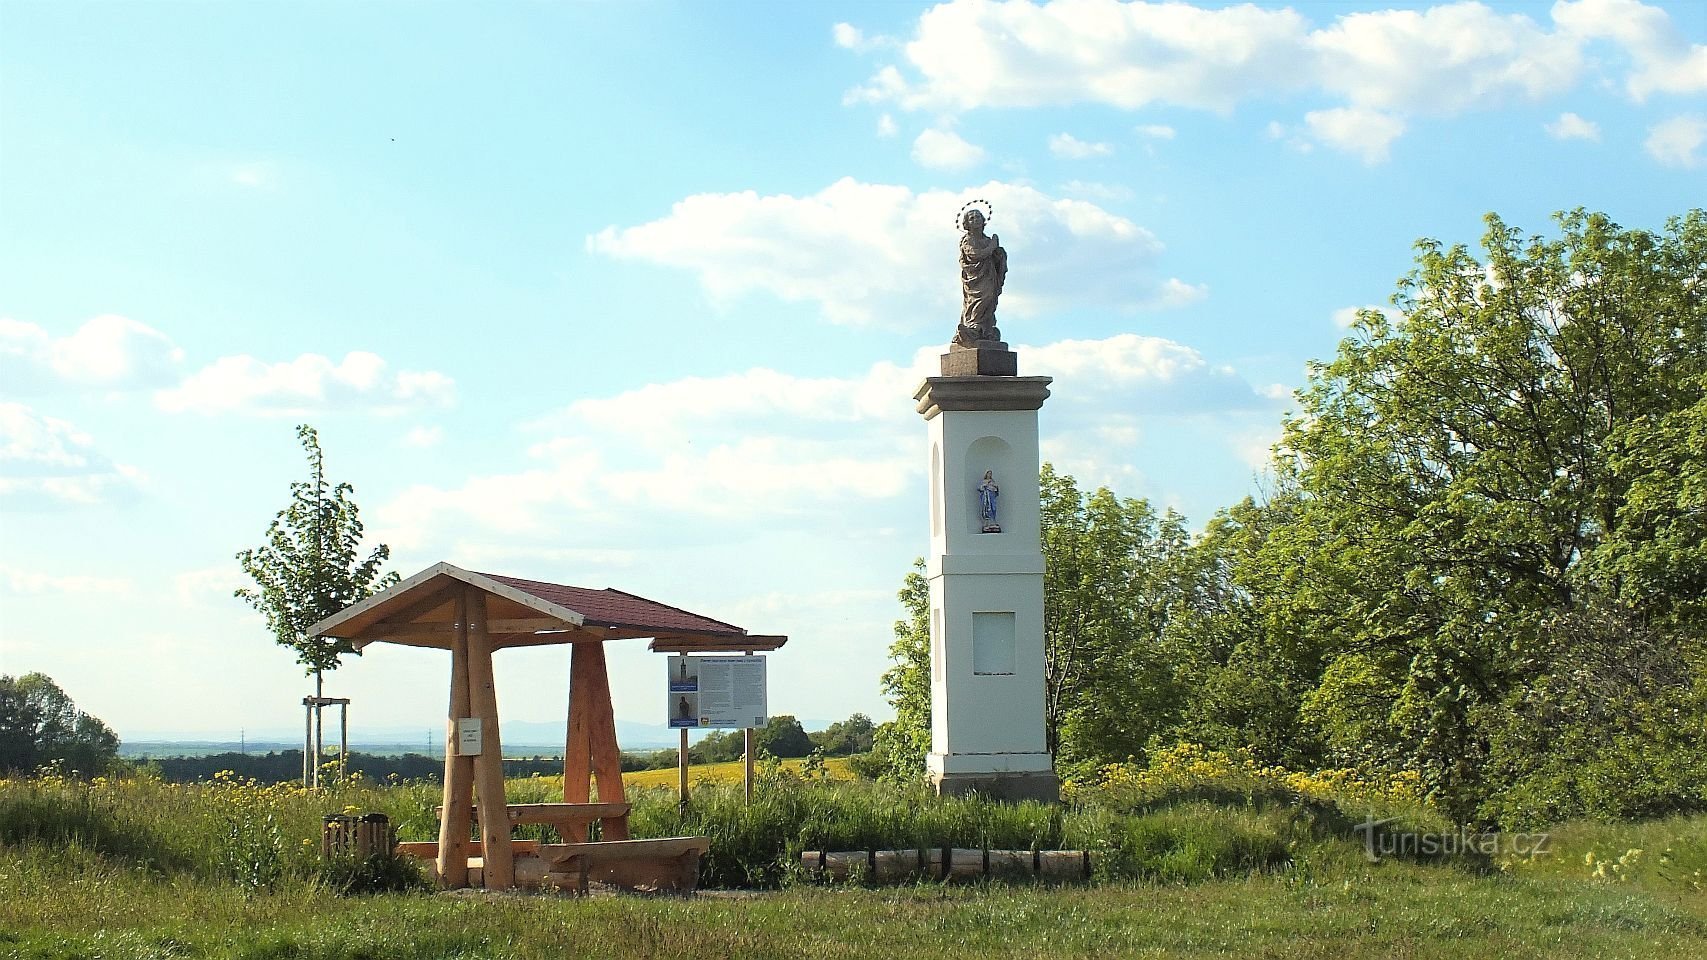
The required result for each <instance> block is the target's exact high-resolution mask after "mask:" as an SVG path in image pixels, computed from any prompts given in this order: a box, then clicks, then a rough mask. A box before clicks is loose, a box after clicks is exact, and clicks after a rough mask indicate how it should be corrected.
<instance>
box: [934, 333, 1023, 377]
mask: <svg viewBox="0 0 1707 960" xmlns="http://www.w3.org/2000/svg"><path fill="white" fill-rule="evenodd" d="M942 375H943V376H945V377H1017V376H1019V354H1017V353H1014V352H1013V351H1012V350H1009V349H1008V345H1007V344H1006V343H1004V342H1002V341H1000V340H980V341H978V343H977V345H975V346H971V347H963V346H961V345H960V344H958V343H951V344H949V345H948V352H947V353H945V354H943V355H942Z"/></svg>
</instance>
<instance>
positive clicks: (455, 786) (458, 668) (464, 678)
mask: <svg viewBox="0 0 1707 960" xmlns="http://www.w3.org/2000/svg"><path fill="white" fill-rule="evenodd" d="M456 611H457V617H456V619H457V622H458V623H463V624H466V623H467V622H468V616H467V610H466V604H465V603H464V602H463V600H462V599H461V598H460V597H459V598H458V599H457V602H456ZM468 706H469V695H468V631H467V630H462V631H459V632H458V633H457V634H456V635H455V637H454V639H453V641H452V645H451V649H450V709H449V715H450V716H449V722H447V723H446V724H445V785H444V803H443V806H444V811H443V813H442V815H441V816H440V817H439V848H438V858H439V864H438V866H439V883H440V884H442V885H443V886H446V887H450V888H452V889H456V888H460V887H466V886H468V829H469V815H468V814H469V808H470V807H471V806H472V805H473V802H474V758H473V757H463V756H458V755H457V735H456V726H457V724H456V722H457V721H458V720H459V719H461V718H463V717H466V716H468Z"/></svg>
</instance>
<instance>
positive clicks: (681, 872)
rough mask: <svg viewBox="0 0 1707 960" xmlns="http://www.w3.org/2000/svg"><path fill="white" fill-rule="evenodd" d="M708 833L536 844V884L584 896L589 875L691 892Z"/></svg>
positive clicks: (635, 885) (643, 886) (708, 841)
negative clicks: (539, 870) (539, 869)
mask: <svg viewBox="0 0 1707 960" xmlns="http://www.w3.org/2000/svg"><path fill="white" fill-rule="evenodd" d="M710 849H711V838H710V837H660V838H657V839H653V840H602V841H599V842H598V843H542V844H540V845H539V850H538V852H537V854H536V856H537V857H538V858H539V860H540V861H541V862H543V863H545V864H546V865H547V869H546V871H545V873H544V876H543V877H542V878H541V882H542V884H550V885H555V886H558V887H567V888H569V889H573V890H574V891H575V892H576V893H579V894H581V895H582V896H585V895H586V893H587V883H588V881H589V880H598V881H599V882H600V883H608V884H612V885H614V886H619V887H624V888H626V889H630V890H633V889H649V890H654V891H658V892H664V891H671V892H677V893H691V892H693V890H694V889H695V888H696V887H698V886H699V859H700V857H702V856H704V855H705V853H706V851H707V850H710Z"/></svg>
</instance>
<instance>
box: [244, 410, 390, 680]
mask: <svg viewBox="0 0 1707 960" xmlns="http://www.w3.org/2000/svg"><path fill="white" fill-rule="evenodd" d="M296 436H297V440H298V441H299V442H300V443H301V444H302V450H303V453H304V454H305V455H306V456H307V459H308V479H307V480H304V481H300V482H297V483H293V484H291V485H290V504H289V505H288V506H286V507H285V508H284V509H283V510H280V511H279V513H278V516H276V517H275V518H273V522H272V523H271V524H270V525H269V526H268V527H267V542H266V543H265V544H263V545H262V546H260V547H257V548H254V549H249V550H243V551H241V552H239V553H238V554H237V562H238V563H239V564H241V565H242V567H243V572H244V573H246V574H248V575H249V577H250V578H251V579H252V580H254V581H255V587H254V589H249V588H243V589H239V590H237V591H236V595H237V596H238V597H240V598H242V599H243V600H246V601H248V603H249V605H250V606H252V607H254V608H255V609H256V610H259V611H260V612H261V614H262V615H263V616H265V617H266V618H267V629H268V630H270V631H272V634H273V637H274V639H276V640H277V641H278V642H279V643H281V644H283V645H284V646H287V647H290V648H291V649H292V650H294V651H296V655H297V662H298V663H301V664H302V665H303V666H304V667H306V668H307V672H309V673H311V674H314V675H316V676H318V675H319V674H321V673H323V672H324V671H327V670H335V669H337V667H338V661H339V658H340V657H342V656H343V655H344V654H346V653H349V652H351V649H352V648H351V646H350V645H349V643H348V642H347V641H344V640H338V639H334V638H330V637H310V636H309V635H308V628H309V627H311V626H313V625H314V624H316V623H318V622H320V621H321V620H324V619H326V618H327V617H329V616H332V615H333V614H335V613H337V612H338V611H340V610H342V609H344V608H345V607H347V606H349V605H350V604H352V603H355V602H357V601H359V600H362V599H364V598H366V597H367V596H369V595H370V594H372V593H375V592H377V591H379V590H383V589H385V588H386V587H389V586H391V585H392V584H393V583H396V582H397V580H398V577H397V574H395V573H392V574H387V575H384V576H381V574H380V564H382V563H383V562H384V561H385V560H386V559H387V558H389V557H390V556H391V549H390V548H389V547H387V546H386V545H385V544H380V545H378V546H377V547H375V548H374V549H373V551H372V552H371V553H369V554H368V555H367V557H366V558H361V556H360V552H359V551H360V548H361V541H362V522H361V515H360V510H359V509H358V508H357V506H356V502H355V501H354V500H353V499H351V495H352V494H353V493H354V492H355V488H354V487H352V486H351V485H350V484H348V483H339V484H333V483H332V482H331V481H329V480H327V479H326V456H325V454H324V453H323V452H321V449H320V437H319V434H318V433H316V432H315V430H314V428H313V427H310V426H308V425H307V424H303V425H300V426H298V427H297V428H296Z"/></svg>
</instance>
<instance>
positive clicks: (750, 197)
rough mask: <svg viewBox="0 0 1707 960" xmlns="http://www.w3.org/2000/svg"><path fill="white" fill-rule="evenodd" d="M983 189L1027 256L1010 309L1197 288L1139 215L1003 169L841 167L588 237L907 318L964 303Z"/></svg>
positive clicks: (1000, 224) (1166, 301)
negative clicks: (926, 183) (866, 176)
mask: <svg viewBox="0 0 1707 960" xmlns="http://www.w3.org/2000/svg"><path fill="white" fill-rule="evenodd" d="M974 197H982V198H984V199H986V200H988V201H990V202H991V203H992V204H994V205H995V220H994V221H993V222H992V225H991V228H992V230H994V231H996V232H998V233H999V234H1000V236H1001V238H1002V244H1003V246H1005V247H1006V248H1007V249H1008V252H1009V254H1010V256H1011V257H1012V258H1013V260H1014V262H1015V263H1024V264H1025V270H1024V272H1023V274H1020V273H1018V272H1016V274H1015V275H1014V276H1013V277H1012V278H1010V281H1009V283H1008V286H1007V290H1006V291H1005V292H1004V294H1003V296H1002V311H1003V313H1004V315H1013V316H1019V317H1027V316H1036V315H1038V314H1039V313H1041V312H1043V311H1045V310H1049V309H1055V308H1064V307H1070V306H1097V307H1105V308H1116V309H1130V308H1134V307H1140V306H1144V307H1155V306H1168V305H1172V304H1175V303H1178V302H1180V298H1181V296H1182V295H1187V296H1192V295H1201V289H1200V288H1197V287H1193V286H1192V285H1191V284H1189V283H1186V282H1184V281H1160V280H1158V279H1156V278H1155V277H1154V275H1153V272H1152V269H1151V267H1152V263H1153V261H1154V260H1155V258H1156V256H1157V255H1158V254H1159V253H1160V251H1161V243H1160V242H1159V241H1158V240H1157V239H1156V237H1155V236H1154V235H1153V234H1152V233H1150V231H1148V230H1146V229H1144V228H1143V227H1141V226H1139V225H1137V224H1135V223H1133V222H1132V221H1130V220H1128V219H1126V218H1125V217H1121V216H1118V215H1116V214H1113V213H1110V212H1109V211H1107V210H1104V209H1103V208H1101V207H1099V206H1097V205H1096V204H1094V203H1091V202H1089V201H1086V200H1079V199H1067V198H1059V197H1052V196H1049V195H1047V194H1044V193H1042V192H1041V191H1039V190H1037V189H1035V188H1032V187H1027V186H1018V185H1014V184H1007V183H1002V182H998V181H991V182H989V183H986V184H985V185H983V186H982V187H978V188H975V189H972V190H968V191H965V192H963V193H962V192H949V191H944V190H933V191H927V192H924V193H914V192H913V191H912V190H910V189H908V188H906V187H903V186H893V185H885V184H868V183H861V182H859V181H857V180H853V179H851V178H844V179H842V180H839V181H837V182H836V183H833V184H831V185H830V186H828V187H826V188H825V189H823V190H821V191H819V192H818V193H815V194H811V195H808V196H799V197H796V196H790V195H787V194H780V195H768V196H761V195H759V194H757V193H754V192H751V191H748V192H744V193H721V194H700V195H697V196H692V197H688V198H687V199H685V200H682V201H680V202H678V203H676V204H675V206H674V207H673V208H672V209H671V211H670V213H669V215H668V216H666V217H664V218H662V219H659V220H655V221H652V222H651V223H645V224H641V225H639V226H634V227H622V228H619V227H608V228H606V229H604V230H602V231H600V232H599V233H597V234H594V235H593V236H591V237H589V238H588V240H587V245H588V248H589V249H590V250H592V251H594V252H597V253H602V254H605V255H607V256H613V257H622V258H626V259H634V260H646V261H650V262H653V263H660V264H665V265H669V266H674V267H679V268H683V269H687V270H691V271H693V272H694V273H695V274H696V275H697V276H698V278H699V281H700V284H701V285H702V286H703V287H704V289H705V290H706V292H707V293H708V294H709V295H710V296H711V297H712V298H713V299H714V300H717V301H730V300H733V299H734V298H736V297H740V296H745V295H749V294H752V293H758V292H763V293H768V294H771V295H773V296H776V297H779V298H781V299H783V300H786V301H791V302H804V303H814V304H817V305H818V306H819V308H820V309H821V311H822V312H823V314H824V316H825V317H826V318H827V319H829V320H831V321H832V322H836V323H844V324H855V325H868V324H876V323H885V324H889V325H893V326H902V325H905V327H906V328H908V329H912V328H917V327H920V326H923V325H925V324H936V325H940V323H941V322H942V321H941V320H940V318H942V317H952V316H953V315H954V313H955V312H956V309H957V306H956V305H957V304H958V303H959V290H958V284H957V283H956V281H955V279H954V277H955V273H954V271H955V266H954V263H955V247H954V238H953V234H952V224H953V222H954V215H955V212H956V211H957V210H959V209H960V207H961V205H962V204H964V203H965V202H966V201H967V200H969V199H971V198H974ZM1193 291H1196V293H1195V294H1193ZM933 317H935V318H938V319H933Z"/></svg>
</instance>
